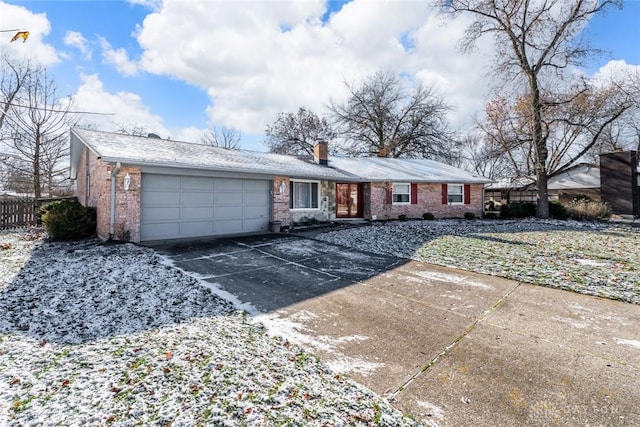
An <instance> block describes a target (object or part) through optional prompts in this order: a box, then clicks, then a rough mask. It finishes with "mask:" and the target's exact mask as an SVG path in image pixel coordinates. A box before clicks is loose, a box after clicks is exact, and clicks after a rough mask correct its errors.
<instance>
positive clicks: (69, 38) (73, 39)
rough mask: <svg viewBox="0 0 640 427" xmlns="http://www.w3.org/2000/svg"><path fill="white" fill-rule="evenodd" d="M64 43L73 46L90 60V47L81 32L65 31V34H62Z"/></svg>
mask: <svg viewBox="0 0 640 427" xmlns="http://www.w3.org/2000/svg"><path fill="white" fill-rule="evenodd" d="M64 44H66V45H67V46H71V47H75V48H76V49H78V50H79V51H80V52H81V53H82V56H84V57H85V58H86V59H87V60H91V53H92V52H91V48H90V47H89V45H88V42H87V39H86V38H85V37H84V36H83V35H82V33H80V32H78V31H67V34H65V36H64Z"/></svg>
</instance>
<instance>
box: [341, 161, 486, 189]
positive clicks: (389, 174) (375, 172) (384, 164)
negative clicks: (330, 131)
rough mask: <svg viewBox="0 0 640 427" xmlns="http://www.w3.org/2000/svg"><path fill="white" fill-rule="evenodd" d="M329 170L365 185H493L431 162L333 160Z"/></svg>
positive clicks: (460, 171) (479, 177)
mask: <svg viewBox="0 0 640 427" xmlns="http://www.w3.org/2000/svg"><path fill="white" fill-rule="evenodd" d="M329 166H332V167H334V168H336V169H340V170H342V171H344V172H347V173H349V174H351V175H355V176H358V177H360V179H361V180H362V181H367V182H369V181H372V182H375V181H395V182H427V183H428V182H449V183H468V184H474V183H476V184H484V183H488V182H492V181H491V180H490V179H488V178H485V177H483V176H480V175H476V174H472V173H471V172H468V171H466V170H464V169H460V168H456V167H454V166H449V165H446V164H444V163H441V162H437V161H435V160H428V159H393V158H388V157H360V158H345V157H331V158H330V159H329Z"/></svg>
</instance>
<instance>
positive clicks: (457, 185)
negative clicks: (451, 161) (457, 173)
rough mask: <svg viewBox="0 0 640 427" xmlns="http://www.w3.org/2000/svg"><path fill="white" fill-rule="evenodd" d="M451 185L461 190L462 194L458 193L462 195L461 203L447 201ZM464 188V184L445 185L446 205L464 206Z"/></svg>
mask: <svg viewBox="0 0 640 427" xmlns="http://www.w3.org/2000/svg"><path fill="white" fill-rule="evenodd" d="M452 185H455V186H456V187H461V188H462V193H460V194H461V195H462V201H460V202H451V201H449V195H450V194H451V193H449V190H450V189H451V186H452ZM464 186H465V184H450V183H447V204H448V205H464V196H465V194H464ZM456 196H457V193H456Z"/></svg>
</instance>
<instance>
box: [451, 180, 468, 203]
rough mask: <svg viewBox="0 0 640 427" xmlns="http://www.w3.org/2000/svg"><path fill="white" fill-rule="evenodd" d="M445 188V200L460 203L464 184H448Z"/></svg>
mask: <svg viewBox="0 0 640 427" xmlns="http://www.w3.org/2000/svg"><path fill="white" fill-rule="evenodd" d="M447 188H448V190H447V200H448V201H449V203H451V204H455V203H462V201H463V200H462V199H463V197H464V186H463V185H461V184H460V185H458V184H449V185H448V186H447Z"/></svg>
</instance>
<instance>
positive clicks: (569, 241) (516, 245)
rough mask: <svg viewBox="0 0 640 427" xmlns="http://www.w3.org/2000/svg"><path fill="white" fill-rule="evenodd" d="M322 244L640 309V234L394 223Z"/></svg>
mask: <svg viewBox="0 0 640 427" xmlns="http://www.w3.org/2000/svg"><path fill="white" fill-rule="evenodd" d="M315 238H317V239H319V240H323V241H326V242H331V243H336V244H340V245H343V246H347V247H352V248H356V249H359V250H364V251H370V252H374V253H380V254H390V255H394V256H397V257H401V258H410V259H415V260H418V261H425V262H429V263H433V264H439V265H444V266H448V267H454V268H460V269H464V270H469V271H474V272H477V273H484V274H491V275H495V276H500V277H506V278H509V279H513V280H518V281H522V282H527V283H532V284H536V285H544V286H551V287H555V288H560V289H568V290H572V291H575V292H579V293H583V294H588V295H596V296H602V297H607V298H611V299H617V300H621V301H626V302H631V303H634V304H640V232H639V230H638V229H637V228H631V227H629V226H622V225H608V224H603V223H589V222H577V221H556V220H537V219H526V220H473V221H467V220H439V221H406V222H401V221H393V222H387V223H373V224H372V225H369V226H363V227H357V228H347V229H342V230H335V231H328V232H324V233H321V234H318V235H317V236H315Z"/></svg>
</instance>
